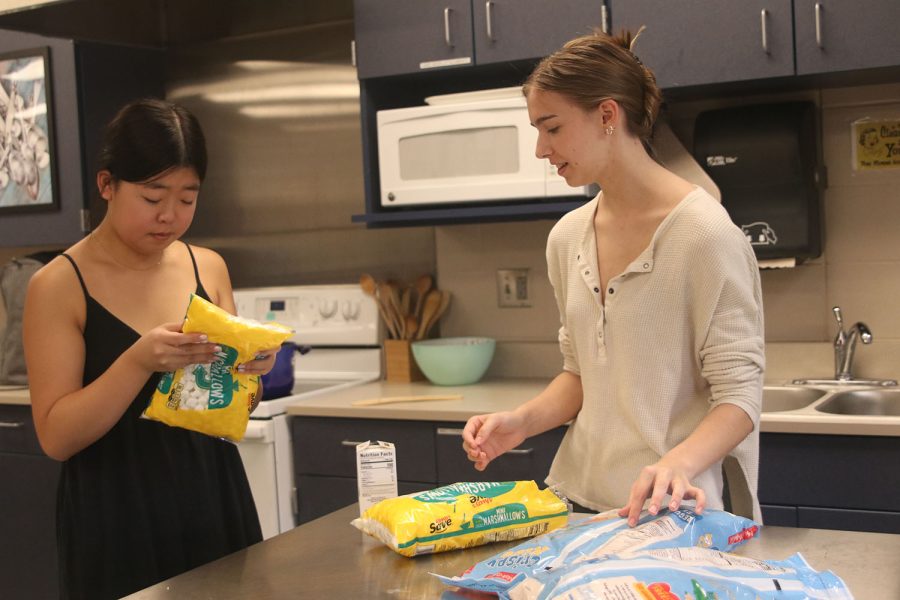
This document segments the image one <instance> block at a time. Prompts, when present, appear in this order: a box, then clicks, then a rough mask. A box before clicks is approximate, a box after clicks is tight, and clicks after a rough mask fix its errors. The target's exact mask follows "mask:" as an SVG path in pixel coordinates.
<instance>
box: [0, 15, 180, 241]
mask: <svg viewBox="0 0 900 600" xmlns="http://www.w3.org/2000/svg"><path fill="white" fill-rule="evenodd" d="M41 49H46V50H47V57H48V61H47V63H48V64H47V66H48V69H47V71H48V74H47V75H45V77H49V83H50V86H49V88H50V92H51V93H50V95H49V99H48V102H47V114H48V116H49V118H50V128H51V130H52V139H51V140H50V142H51V143H50V152H51V153H52V156H53V162H52V166H53V168H52V174H51V179H50V181H51V182H52V186H53V187H54V188H55V190H56V194H57V199H58V203H59V205H58V207H56V208H53V209H52V210H46V211H40V212H10V211H6V210H3V211H0V246H3V247H27V246H54V245H55V246H59V247H60V248H64V247H66V246H69V245H71V244H72V243H74V242H77V241H78V240H79V239H81V238H82V237H83V236H84V234H85V233H86V232H87V231H89V230H90V228H91V225H96V224H97V223H99V221H100V219H101V218H102V217H103V215H104V213H105V211H106V206H105V204H104V203H103V202H102V201H101V200H100V199H99V196H98V194H96V189H97V188H96V182H95V173H96V163H95V160H94V159H95V158H96V155H97V153H98V152H99V149H100V144H101V139H102V135H103V127H104V125H105V124H106V122H107V121H108V120H109V119H110V118H111V117H112V116H113V115H114V114H115V111H116V110H117V109H118V108H119V107H120V106H121V105H122V104H124V103H125V102H127V101H129V100H132V99H134V98H138V97H142V96H156V97H162V96H163V92H164V87H163V83H162V82H163V65H164V61H163V54H162V52H161V51H157V50H153V49H146V48H137V47H123V46H111V45H107V44H95V43H89V42H75V41H73V40H68V39H61V38H51V37H44V36H40V35H35V34H31V33H20V32H17V31H7V30H0V55H7V56H11V55H12V53H21V52H27V53H28V54H29V55H31V52H29V51H34V50H41Z"/></svg>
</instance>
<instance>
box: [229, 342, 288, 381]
mask: <svg viewBox="0 0 900 600" xmlns="http://www.w3.org/2000/svg"><path fill="white" fill-rule="evenodd" d="M279 350H281V348H269V349H268V350H260V351H259V352H257V353H256V356H255V357H254V358H253V360H250V361H247V362H245V363H241V364H240V365H238V367H237V371H238V373H243V374H244V375H265V374H266V373H268V372H269V371H271V370H272V367H274V366H275V355H276V354H278V351H279Z"/></svg>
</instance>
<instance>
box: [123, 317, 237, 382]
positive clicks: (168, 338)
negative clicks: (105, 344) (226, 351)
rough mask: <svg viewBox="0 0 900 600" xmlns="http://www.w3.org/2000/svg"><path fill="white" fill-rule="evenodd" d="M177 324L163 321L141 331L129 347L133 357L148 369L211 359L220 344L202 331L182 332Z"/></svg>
mask: <svg viewBox="0 0 900 600" xmlns="http://www.w3.org/2000/svg"><path fill="white" fill-rule="evenodd" d="M181 325H182V324H181V323H165V324H163V325H160V326H159V327H154V328H153V329H151V330H150V331H148V332H147V333H145V334H144V335H142V336H141V338H140V339H139V340H138V341H137V342H135V343H134V345H132V346H131V348H130V349H129V352H130V353H131V354H132V357H133V359H134V360H135V361H136V362H137V363H138V364H139V365H140V366H141V367H142V368H144V369H146V370H148V371H151V372H157V371H158V372H165V371H174V370H175V369H180V368H182V367H186V366H187V365H194V364H208V363H211V362H213V361H214V360H215V359H216V352H220V351H221V350H222V348H221V347H220V346H219V345H218V344H214V343H211V342H208V341H207V338H206V334H204V333H182V332H181Z"/></svg>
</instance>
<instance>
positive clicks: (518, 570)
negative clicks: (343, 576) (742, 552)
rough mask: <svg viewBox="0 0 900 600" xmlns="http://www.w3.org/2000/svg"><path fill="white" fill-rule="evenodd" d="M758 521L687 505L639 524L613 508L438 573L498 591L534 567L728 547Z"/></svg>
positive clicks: (645, 515) (452, 581)
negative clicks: (456, 570) (459, 569)
mask: <svg viewBox="0 0 900 600" xmlns="http://www.w3.org/2000/svg"><path fill="white" fill-rule="evenodd" d="M759 528H760V525H759V524H757V523H755V522H754V521H752V520H750V519H746V518H744V517H739V516H736V515H733V514H731V513H728V512H725V511H721V510H712V509H708V510H706V511H704V513H703V514H702V515H698V514H697V513H696V512H694V511H693V510H692V509H690V508H681V509H679V510H675V511H669V510H667V509H666V510H662V511H660V512H659V514H657V515H655V516H654V515H651V514H650V513H649V512H647V511H644V512H642V513H641V516H640V519H639V520H638V525H637V526H636V527H633V528H632V527H629V526H628V521H627V519H623V518H622V517H619V516H618V515H617V514H616V511H615V510H611V511H607V512H604V513H600V514H598V515H594V516H591V517H587V518H585V519H583V520H580V521H578V522H576V523H573V524H570V525H568V526H566V527H562V528H560V529H557V530H555V531H551V532H549V533H546V534H544V535H540V536H537V537H535V538H532V539H530V540H528V541H527V542H525V543H522V544H519V545H518V546H515V547H513V548H510V549H508V550H504V551H503V552H500V553H499V554H495V555H494V556H491V557H490V558H488V559H486V560H483V561H481V562H479V563H476V564H475V565H474V566H473V567H472V568H470V569H469V570H468V571H466V572H465V573H463V574H462V575H460V576H457V577H445V576H441V575H436V576H437V577H438V579H440V580H441V581H442V582H443V583H445V584H446V585H451V586H458V587H462V588H467V589H470V590H477V591H482V592H489V593H495V594H499V595H500V597H501V598H502V597H506V596H505V593H506V591H507V590H508V589H509V588H510V587H512V586H513V585H514V584H516V583H518V582H519V581H520V580H522V579H523V578H524V577H525V576H526V575H529V574H531V573H532V572H534V571H538V570H545V569H552V568H556V567H560V566H562V565H571V564H574V563H578V562H581V561H586V560H591V559H595V558H602V557H605V556H608V555H614V554H621V553H624V552H635V551H638V550H650V549H657V548H678V547H684V546H699V547H701V548H711V549H715V550H725V551H727V550H731V549H732V548H734V547H736V546H738V545H739V544H742V543H744V542H745V541H747V540H749V539H750V538H752V537H753V536H755V535H756V534H757V532H758V531H759Z"/></svg>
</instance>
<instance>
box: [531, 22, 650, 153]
mask: <svg viewBox="0 0 900 600" xmlns="http://www.w3.org/2000/svg"><path fill="white" fill-rule="evenodd" d="M641 31H643V28H641V29H640V30H639V31H638V32H637V33H636V34H634V35H632V34H631V32H629V31H627V30H626V31H622V32H621V33H620V34H619V35H617V36H612V35H609V34H606V33H603V32H601V31H595V32H594V33H592V34H589V35H585V36H582V37H578V38H575V39H574V40H571V41H570V42H568V43H566V45H565V46H563V47H562V48H560V49H559V50H557V51H556V52H554V53H553V54H551V55H550V56H548V57H546V58H545V59H543V60H542V61H541V62H540V63H538V65H537V67H535V69H534V71H532V73H531V75H529V76H528V79H527V80H526V81H525V84H524V85H523V86H522V89H523V92H524V93H525V94H526V95H527V94H528V93H529V92H530V91H531V90H532V89H537V90H544V91H548V92H557V93H559V94H562V95H564V96H566V97H568V98H569V99H571V100H572V101H573V102H575V103H576V104H577V105H579V106H580V107H581V108H583V109H585V110H592V109H594V108H596V107H597V106H598V105H599V104H600V103H601V102H603V101H604V100H609V99H611V100H615V101H616V102H617V103H618V104H619V106H620V107H621V108H622V110H623V112H624V113H625V122H626V125H627V128H628V130H629V131H630V132H631V133H633V134H635V135H636V136H637V137H638V138H640V140H641V141H642V142H643V143H644V147H646V148H649V142H650V138H651V137H652V135H653V126H654V124H655V123H656V117H657V115H658V114H659V108H660V105H661V104H662V93H661V92H660V91H659V87H657V85H656V77H655V76H654V75H653V72H652V71H651V70H650V69H648V68H647V67H645V66H644V64H643V63H642V62H641V61H640V60H639V59H638V57H637V56H636V55H635V54H634V53H633V52H632V51H631V47H632V45H633V44H634V41H635V40H636V39H637V37H638V35H640V33H641Z"/></svg>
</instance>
